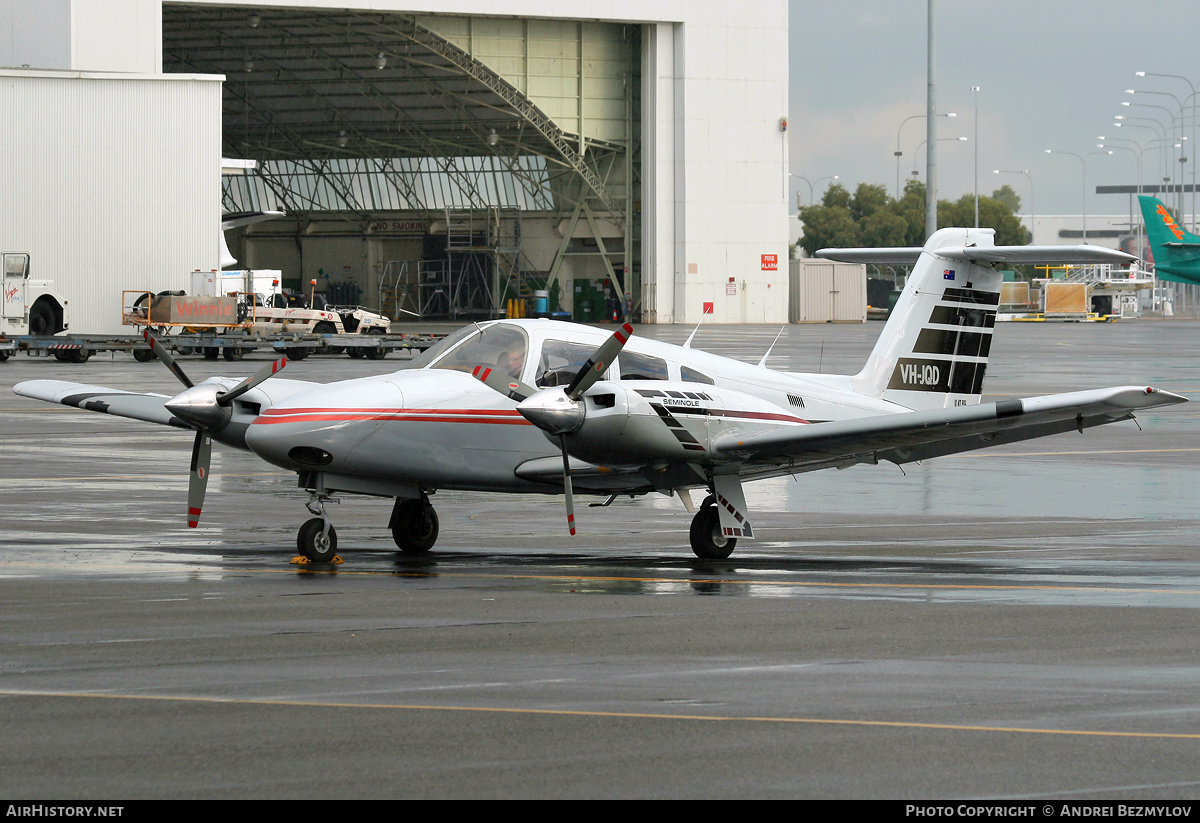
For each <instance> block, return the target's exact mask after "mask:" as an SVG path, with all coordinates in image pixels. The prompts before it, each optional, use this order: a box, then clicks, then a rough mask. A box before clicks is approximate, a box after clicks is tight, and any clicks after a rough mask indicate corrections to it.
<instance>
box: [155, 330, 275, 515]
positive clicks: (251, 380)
mask: <svg viewBox="0 0 1200 823" xmlns="http://www.w3.org/2000/svg"><path fill="white" fill-rule="evenodd" d="M142 336H143V337H144V338H145V340H146V343H147V344H149V346H150V349H151V351H153V352H154V354H155V355H156V356H157V357H158V359H159V360H161V361H162V362H163V365H165V366H166V367H167V368H168V369H169V370H170V371H171V374H173V375H175V378H176V379H177V380H178V381H179V382H180V383H182V384H183V386H184V390H183V391H182V392H180V393H179V394H177V395H175V396H174V397H172V398H171V399H170V400H168V401H167V402H166V403H164V404H163V406H164V407H165V408H166V409H167V410H168V411H170V412H171V414H173V415H175V416H176V417H178V418H179V419H180V420H182V421H184V422H185V423H187V424H188V425H190V426H191V427H192V428H194V429H195V430H196V439H195V440H194V441H192V460H191V476H190V478H189V479H188V528H192V529H194V528H196V526H197V525H199V523H200V510H201V509H202V508H204V493H205V491H206V490H207V489H208V467H209V464H210V463H211V462H212V435H213V434H214V433H215V432H218V431H220V430H221V429H223V428H225V426H226V424H227V423H229V418H230V417H232V416H233V410H232V409H231V408H230V406H231V405H232V404H233V401H234V400H236V399H238V398H239V397H241V396H242V395H243V394H245V393H246V392H248V391H250V390H251V389H252V388H254V387H255V386H257V385H258V384H259V383H261V382H263V381H264V380H266V379H267V378H269V377H271V376H272V375H274V374H277V373H278V372H279V370H280V369H282V368H283V367H284V366H286V365H287V358H286V357H281V358H279V359H278V360H275V361H274V362H271V363H268V364H267V365H266V366H265V367H263V368H261V369H259V370H258V371H257V372H255V373H254V374H252V375H251V376H250V377H247V378H246V379H245V380H243V381H241V382H240V383H238V384H237V385H236V386H234V387H233V388H232V389H230V390H229V391H225V390H224V389H222V388H221V387H220V385H218V384H216V383H201V384H199V385H197V384H195V383H193V382H192V381H191V380H189V379H188V376H187V375H186V374H184V372H183V369H182V368H180V366H179V364H178V363H177V362H175V358H173V357H171V353H170V352H169V351H167V350H166V348H165V347H163V346H162V345H161V344H160V343H159V342H158V341H157V340H155V339H154V337H153V336H151V334H150V332H149V331H148V330H147V331H145V332H144V333H143V335H142Z"/></svg>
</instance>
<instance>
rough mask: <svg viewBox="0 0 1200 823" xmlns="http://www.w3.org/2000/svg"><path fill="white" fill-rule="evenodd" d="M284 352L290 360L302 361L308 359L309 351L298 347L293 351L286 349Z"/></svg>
mask: <svg viewBox="0 0 1200 823" xmlns="http://www.w3.org/2000/svg"><path fill="white" fill-rule="evenodd" d="M284 352H285V354H287V358H288V360H296V361H300V360H303V359H304V358H306V357H308V349H306V348H303V347H301V346H297V347H295V348H293V349H285V350H284Z"/></svg>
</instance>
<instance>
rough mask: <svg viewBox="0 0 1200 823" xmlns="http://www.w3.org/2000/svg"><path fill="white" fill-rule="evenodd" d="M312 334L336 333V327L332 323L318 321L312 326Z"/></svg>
mask: <svg viewBox="0 0 1200 823" xmlns="http://www.w3.org/2000/svg"><path fill="white" fill-rule="evenodd" d="M312 333H313V334H337V327H335V326H334V325H333V324H332V323H318V324H317V325H315V326H313V330H312Z"/></svg>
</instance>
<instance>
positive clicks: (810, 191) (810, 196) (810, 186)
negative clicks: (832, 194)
mask: <svg viewBox="0 0 1200 823" xmlns="http://www.w3.org/2000/svg"><path fill="white" fill-rule="evenodd" d="M788 177H795V178H796V179H797V180H803V181H804V182H805V183H806V184H808V202H809V203H812V202H814V201H813V186H814V185H815V184H814V182H813V181H811V180H809V179H808V178H807V177H801V176H800V175H798V174H792V173H791V172H788ZM837 179H838V176H837V175H836V174H834V175H831V176H829V177H818V178H817V179H816V182H817V183H820V182H822V181H824V180H837ZM797 193H798V192H797ZM799 210H800V204H799V203H797V204H796V211H799Z"/></svg>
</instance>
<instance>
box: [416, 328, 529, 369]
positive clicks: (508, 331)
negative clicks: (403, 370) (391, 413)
mask: <svg viewBox="0 0 1200 823" xmlns="http://www.w3.org/2000/svg"><path fill="white" fill-rule="evenodd" d="M528 355H529V338H528V336H527V335H526V334H525V331H524V329H522V328H521V327H520V326H513V325H510V324H508V323H494V324H492V325H490V326H467V327H466V328H464V329H460V330H459V331H457V332H455V333H454V334H452V335H451V336H450V337H447V338H446V339H445V340H443V341H441V342H440V343H438V344H437V345H436V346H434V347H433V348H430V349H427V350H426V351H425V352H423V353H422V354H421V356H420V357H419V358H415V359H414V361H413V368H435V369H454V370H456V371H467V372H469V371H471V370H472V369H474V368H475V367H476V366H490V367H492V368H498V369H499V370H500V371H502V372H503V373H504V374H507V375H508V376H509V377H520V375H521V372H522V371H524V368H525V361H526V360H527V359H528Z"/></svg>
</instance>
